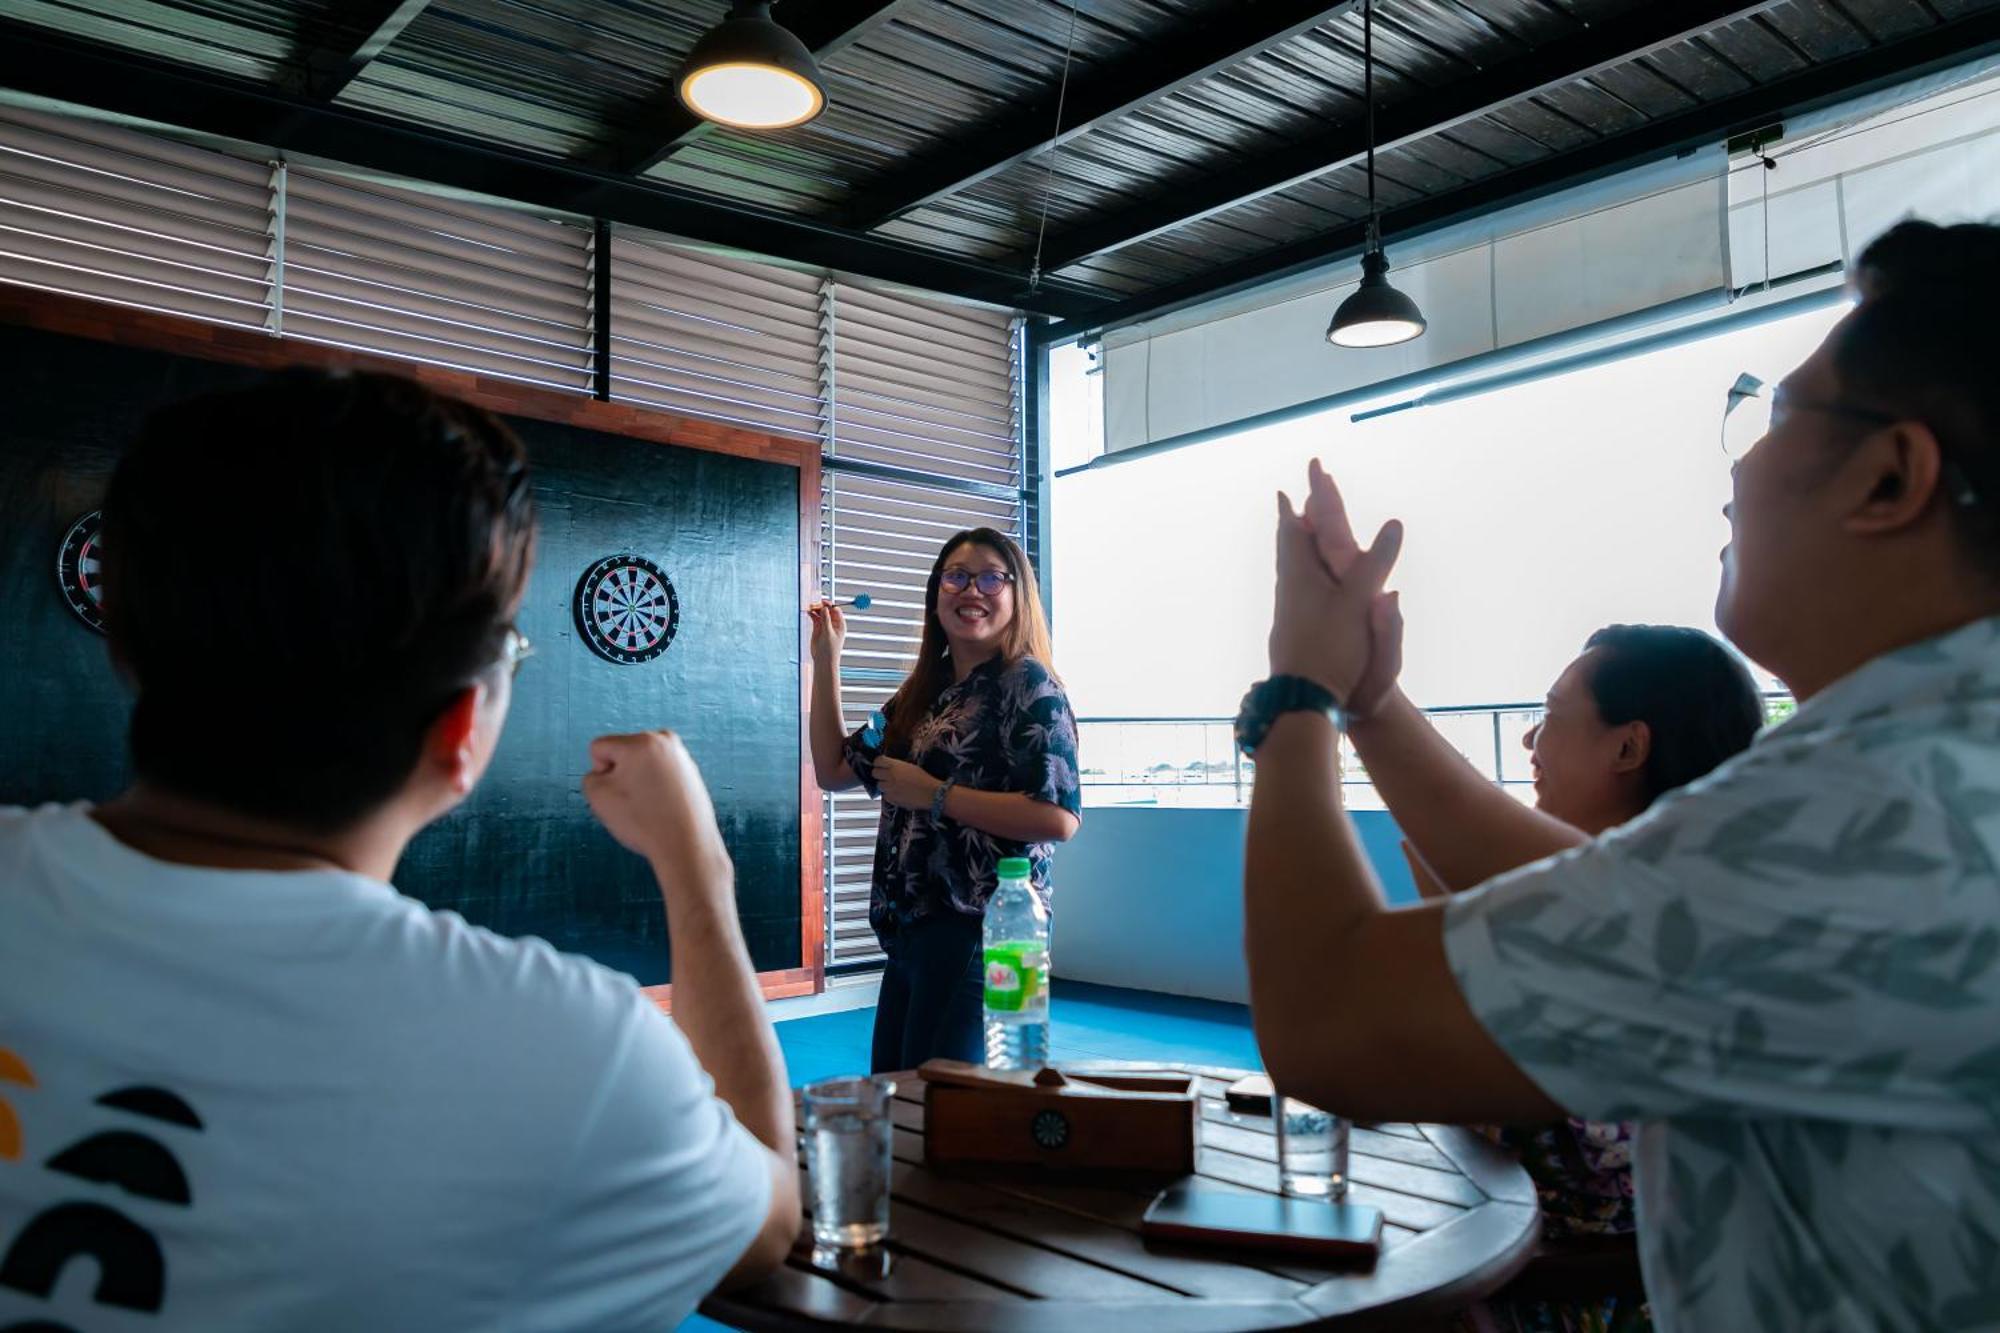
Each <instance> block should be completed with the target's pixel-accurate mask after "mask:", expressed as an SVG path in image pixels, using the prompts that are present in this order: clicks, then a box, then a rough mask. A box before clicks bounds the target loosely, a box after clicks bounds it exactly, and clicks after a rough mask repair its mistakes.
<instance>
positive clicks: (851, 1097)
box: [803, 1076, 896, 1250]
mask: <svg viewBox="0 0 2000 1333" xmlns="http://www.w3.org/2000/svg"><path fill="white" fill-rule="evenodd" d="M803 1095H804V1102H805V1132H806V1175H807V1177H808V1179H809V1180H810V1181H811V1188H812V1229H813V1244H814V1246H815V1247H819V1248H826V1249H844V1250H854V1249H867V1248H870V1247H872V1246H876V1245H880V1244H881V1243H882V1241H883V1240H885V1239H886V1238H887V1237H888V1235H889V1145H890V1141H891V1138H892V1132H893V1130H894V1128H895V1122H894V1121H893V1120H892V1119H891V1118H890V1115H889V1103H890V1099H891V1098H893V1097H894V1096H895V1095H896V1084H895V1080H893V1079H886V1078H882V1077H879V1076H877V1077H872V1078H830V1079H826V1080H824V1081H822V1082H819V1083H809V1084H807V1085H806V1087H805V1089H804V1094H803Z"/></svg>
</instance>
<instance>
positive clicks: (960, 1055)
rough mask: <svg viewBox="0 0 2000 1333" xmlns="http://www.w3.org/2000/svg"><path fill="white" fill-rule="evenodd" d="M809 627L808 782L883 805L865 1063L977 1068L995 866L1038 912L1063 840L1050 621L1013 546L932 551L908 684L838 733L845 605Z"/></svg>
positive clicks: (1069, 763) (983, 533)
mask: <svg viewBox="0 0 2000 1333" xmlns="http://www.w3.org/2000/svg"><path fill="white" fill-rule="evenodd" d="M808 614H810V615H811V617H812V659H813V694H812V758H813V773H814V775H815V776H816V777H817V778H818V780H819V785H820V786H821V788H823V789H824V790H826V791H842V790H845V789H848V788H852V787H855V786H861V787H865V788H866V789H867V790H868V793H869V794H870V795H871V796H879V797H881V798H882V823H881V829H880V832H879V833H878V834H877V836H876V840H875V870H874V879H873V882H872V885H871V888H870V892H869V900H868V922H869V925H870V926H872V927H873V928H874V931H875V935H876V938H877V939H879V940H880V941H881V942H882V949H883V951H884V952H885V953H887V954H888V955H889V963H888V966H887V968H886V969H885V970H884V972H883V974H882V993H881V998H880V1000H879V1001H878V1002H877V1005H876V1009H875V1040H874V1052H873V1055H872V1061H871V1062H872V1066H873V1068H874V1070H875V1072H877V1073H883V1072H886V1071H890V1070H898V1069H915V1068H916V1067H917V1066H918V1065H921V1064H922V1063H923V1062H924V1061H926V1060H928V1059H931V1058H933V1057H936V1056H943V1057H948V1058H951V1059H956V1060H967V1061H970V1062H972V1063H975V1064H977V1063H979V1062H980V1060H981V1058H982V1057H981V1031H980V1029H981V1022H982V1011H981V1001H982V996H983V978H982V968H981V954H980V928H981V924H982V919H983V917H984V914H985V910H986V901H987V899H988V898H990V897H991V896H992V894H993V890H994V886H995V883H996V880H997V867H998V864H999V862H1000V860H1001V858H1003V857H1010V856H1022V857H1026V858H1028V860H1029V862H1030V864H1031V866H1032V876H1031V878H1032V882H1033V885H1034V889H1035V891H1036V892H1037V893H1038V894H1040V895H1041V897H1042V901H1043V904H1044V905H1047V903H1048V901H1049V863H1050V860H1051V854H1052V850H1053V844H1055V843H1058V842H1066V841H1068V840H1069V839H1070V838H1071V837H1072V836H1074V835H1075V833H1076V830H1077V827H1078V825H1079V824H1080V822H1081V811H1082V801H1081V793H1080V791H1079V789H1078V785H1077V763H1076V718H1075V716H1074V715H1073V714H1072V713H1071V712H1070V707H1069V699H1068V698H1067V697H1066V696H1065V695H1064V694H1063V689H1062V683H1061V682H1060V681H1059V680H1058V679H1057V678H1056V676H1055V672H1054V669H1053V667H1052V665H1051V659H1050V648H1049V629H1048V621H1047V619H1046V617H1044V615H1043V614H1042V602H1041V595H1040V593H1039V592H1038V591H1037V589H1036V585H1035V574H1034V570H1033V568H1032V567H1030V565H1029V563H1028V557H1027V556H1026V555H1025V554H1024V553H1023V552H1022V550H1021V548H1020V547H1019V546H1017V545H1015V544H1014V542H1013V541H1012V540H1011V539H1009V538H1008V537H1006V536H1004V535H1003V534H1001V533H998V532H995V531H994V530H993V529H991V528H974V529H971V530H969V531H966V532H960V533H957V534H955V535H954V536H952V537H951V539H950V540H948V541H946V542H945V544H944V548H943V549H942V550H941V551H939V552H938V557H937V561H936V562H935V563H934V564H933V565H932V566H931V573H930V579H929V581H928V582H927V583H926V584H925V585H924V622H923V640H922V643H921V646H920V647H919V649H918V652H917V664H916V666H915V667H914V668H913V669H912V670H911V672H910V674H909V677H908V678H907V679H906V680H904V681H903V683H902V685H901V686H899V687H898V688H897V690H896V693H895V694H894V695H893V696H891V698H890V699H889V702H887V703H886V704H884V705H883V706H882V712H881V716H880V721H879V722H878V721H876V720H875V719H870V723H869V725H866V726H863V727H862V728H860V729H859V730H857V731H855V732H854V733H853V734H852V735H848V734H844V728H843V725H842V718H843V716H844V714H843V712H842V710H841V700H840V653H841V648H842V646H843V645H844V644H845V642H846V639H847V618H846V615H845V613H844V612H843V611H842V609H841V608H840V607H839V606H837V605H835V604H833V603H831V602H821V603H819V604H818V605H816V606H814V607H812V608H810V610H809V612H808Z"/></svg>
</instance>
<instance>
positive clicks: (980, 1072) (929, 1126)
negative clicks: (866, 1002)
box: [917, 1060, 1200, 1176]
mask: <svg viewBox="0 0 2000 1333" xmlns="http://www.w3.org/2000/svg"><path fill="white" fill-rule="evenodd" d="M917 1072H918V1073H919V1075H920V1076H921V1077H922V1078H923V1080H924V1084H925V1110H924V1164H925V1165H926V1166H930V1167H933V1168H936V1167H952V1166H1009V1167H1037V1168H1043V1169H1047V1170H1056V1171H1087V1172H1149V1173H1154V1172H1156V1173H1159V1174H1161V1175H1175V1176H1179V1175H1188V1174H1191V1173H1192V1172H1193V1171H1194V1145H1195V1129H1196V1119H1197V1117H1198V1116H1199V1114H1200V1111H1199V1104H1198V1100H1197V1097H1196V1085H1195V1079H1194V1076H1193V1075H1191V1074H1183V1073H1178V1072H1173V1071H1165V1070H1161V1071H1153V1070H1139V1069H1133V1070H1126V1069H1120V1070H1106V1071H1093V1070H1089V1069H1072V1070H1069V1071H1062V1070H1057V1069H1054V1068H1046V1069H1039V1070H1025V1069H1019V1070H1016V1069H985V1068H982V1067H980V1066H978V1065H970V1064H965V1063H963V1062H961V1061H958V1060H932V1061H930V1062H929V1063H928V1064H926V1065H924V1067H923V1068H922V1069H920V1070H919V1071H917Z"/></svg>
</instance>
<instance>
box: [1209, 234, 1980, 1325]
mask: <svg viewBox="0 0 2000 1333" xmlns="http://www.w3.org/2000/svg"><path fill="white" fill-rule="evenodd" d="M1857 273H1858V277H1857V295H1858V296H1859V297H1860V298H1861V299H1860V304H1859V305H1858V306H1857V308H1856V309H1855V311H1854V312H1853V313H1851V314H1850V315H1848V317H1847V318H1846V319H1844V320H1843V321H1842V322H1841V323H1840V325H1839V326H1838V327H1837V328H1836V329H1835V330H1834V331H1833V332H1832V333H1831V334H1830V335H1829V336H1828V338H1827V340H1826V342H1825V343H1824V344H1823V345H1822V346H1821V347H1820V348H1819V350H1818V351H1816V352H1815V353H1814V354H1813V356H1812V357H1811V358H1809V359H1808V360H1807V361H1806V363H1805V364H1804V365H1802V366H1800V367H1799V368H1798V369H1797V370H1796V371H1794V372H1793V373H1792V374H1791V375H1790V376H1788V377H1787V378H1786V379H1785V381H1784V383H1783V384H1781V385H1780V386H1779V387H1778V390H1777V392H1776V394H1775V395H1774V402H1773V409H1774V410H1773V414H1772V422H1771V427H1770V429H1769V431H1768V432H1767V433H1766V434H1765V435H1764V436H1763V437H1762V438H1761V440H1759V441H1758V442H1756V443H1755V446H1754V448H1752V449H1751V450H1750V451H1749V452H1748V454H1747V455H1745V456H1744V457H1742V459H1741V460H1740V461H1739V462H1738V463H1737V465H1736V467H1735V469H1734V471H1733V477H1734V483H1735V488H1734V489H1735V494H1734V498H1733V501H1732V503H1731V505H1730V510H1729V513H1730V520H1731V529H1732V540H1731V545H1730V547H1729V549H1728V550H1727V551H1726V552H1725V553H1724V563H1723V580H1722V590H1721V593H1720V596H1719V599H1718V603H1717V620H1718V623H1720V624H1721V626H1722V627H1723V629H1724V631H1725V632H1726V633H1727V634H1728V635H1729V636H1730V638H1731V639H1732V640H1734V642H1735V643H1736V644H1737V645H1738V646H1739V647H1740V648H1742V649H1743V651H1744V652H1745V653H1747V654H1748V655H1749V656H1750V657H1752V658H1754V659H1755V660H1757V661H1759V662H1760V663H1762V664H1763V665H1764V666H1766V667H1767V668H1769V669H1770V670H1771V671H1772V672H1773V673H1774V674H1776V675H1777V676H1778V677H1779V678H1780V679H1782V680H1783V681H1785V683H1786V684H1787V685H1788V686H1790V687H1791V689H1792V691H1793V692H1794V693H1795V694H1796V695H1797V696H1798V698H1799V700H1800V707H1799V711H1798V714H1797V715H1796V716H1795V717H1794V718H1792V719H1791V720H1790V721H1788V722H1786V723H1785V724H1784V725H1782V726H1779V727H1777V728H1775V729H1773V730H1771V731H1769V732H1767V733H1766V734H1765V735H1764V736H1762V737H1761V738H1760V739H1759V740H1758V741H1757V743H1755V744H1754V745H1753V746H1752V747H1751V748H1750V750H1749V751H1748V752H1746V753H1745V754H1744V755H1742V756H1741V757H1739V758H1738V759H1736V760H1734V761H1731V762H1730V763H1728V764H1725V765H1724V766H1723V767H1722V768H1720V769H1718V770H1717V771H1716V772H1715V773H1714V774H1712V775H1711V776H1710V777H1708V778H1706V779H1704V780H1702V781H1699V782H1696V783H1694V784H1692V785H1690V786H1688V787H1686V788H1684V789H1683V790H1681V791H1679V792H1676V793H1674V794H1672V795H1669V796H1668V797H1666V798H1664V799H1662V800H1661V801H1660V802H1659V803H1658V804H1656V805H1655V806H1654V807H1653V809H1652V810H1651V811H1650V812H1649V813H1648V814H1646V815H1645V816H1643V817H1641V818H1640V819H1638V820H1636V821H1634V822H1633V823H1631V824H1629V825H1627V826H1625V827H1623V828H1621V829H1618V830H1616V831H1615V832H1613V833H1611V834H1608V835H1606V836H1605V837H1603V838H1601V839H1598V840H1595V841H1588V840H1585V839H1583V838H1582V837H1581V836H1580V835H1578V834H1577V833H1575V831H1574V830H1571V829H1568V828H1566V827H1564V826H1561V825H1557V824H1555V823H1553V822H1552V821H1549V820H1546V819H1544V818H1543V817H1541V816H1539V815H1537V814H1536V813H1535V812H1533V811H1527V810H1524V809H1522V808H1521V807H1519V806H1518V805H1516V804H1515V803H1514V802H1512V801H1511V799H1510V798H1507V797H1505V796H1504V795H1502V794H1500V793H1498V792H1497V791H1494V790H1493V789H1491V788H1488V787H1482V786H1480V784H1477V783H1473V784H1471V785H1470V786H1469V787H1468V785H1467V784H1466V783H1465V781H1464V780H1463V779H1462V777H1461V778H1454V777H1453V776H1452V773H1453V772H1459V771H1461V770H1460V769H1458V768H1457V767H1456V766H1451V765H1447V764H1446V763H1444V762H1443V759H1444V757H1443V756H1440V755H1439V754H1438V753H1437V752H1436V751H1435V750H1434V749H1427V748H1426V747H1425V746H1424V745H1422V744H1419V743H1416V742H1412V743H1411V745H1410V746H1408V747H1407V749H1406V751H1405V752H1404V753H1401V754H1392V755H1389V756H1387V757H1386V759H1384V760H1380V761H1378V760H1377V759H1376V758H1374V757H1371V763H1370V768H1371V771H1372V772H1377V776H1378V779H1379V778H1380V777H1381V776H1382V774H1381V773H1380V772H1379V771H1377V770H1378V769H1379V768H1380V767H1381V765H1382V763H1387V764H1388V765H1390V766H1392V767H1400V768H1401V769H1402V770H1403V771H1402V772H1401V773H1399V774H1398V775H1397V780H1400V781H1404V782H1406V783H1408V782H1412V781H1419V780H1423V779H1425V778H1426V777H1428V779H1430V780H1432V781H1434V783H1435V786H1436V799H1438V800H1439V801H1441V802H1444V803H1446V804H1447V805H1448V806H1449V808H1450V809H1451V811H1452V813H1453V816H1454V817H1455V818H1456V819H1458V821H1459V828H1460V836H1459V837H1458V839H1457V840H1456V852H1455V856H1456V860H1457V864H1456V865H1454V866H1453V867H1452V870H1451V875H1450V876H1448V878H1453V879H1463V880H1465V882H1477V881H1479V880H1483V879H1487V878H1489V877H1492V876H1496V875H1497V876H1499V877H1498V878H1496V879H1493V882H1491V883H1488V884H1486V885H1485V887H1483V888H1479V889H1476V890H1474V891H1473V892H1470V893H1466V894H1461V895H1458V896H1457V897H1454V898H1452V899H1450V900H1448V901H1446V902H1445V903H1443V904H1441V905H1427V906H1424V907H1420V908H1415V909H1410V910H1405V911H1389V910H1387V909H1386V908H1385V906H1384V905H1383V902H1382V899H1381V895H1380V892H1379V889H1378V888H1377V886H1376V885H1375V882H1374V879H1373V876H1372V874H1371V873H1370V871H1369V870H1368V867H1367V863H1366V861H1365V859H1364V858H1363V857H1362V855H1361V852H1360V850H1359V845H1358V843H1357V842H1356V840H1355V838H1354V835H1353V832H1352V829H1351V828H1350V826H1349V824H1348V821H1347V820H1346V818H1345V817H1344V816H1343V815H1342V813H1341V812H1340V809H1339V784H1338V780H1337V776H1336V772H1335V768H1334V764H1333V749H1334V745H1335V742H1336V739H1337V733H1336V725H1337V719H1336V718H1334V717H1332V716H1330V715H1329V714H1328V713H1327V712H1326V711H1325V710H1319V711H1313V710H1311V709H1309V708H1308V709H1307V710H1306V711H1299V710H1298V705H1296V704H1288V705H1287V706H1288V707H1289V708H1291V710H1292V711H1286V712H1283V713H1282V714H1273V715H1270V716H1259V715H1258V710H1257V707H1256V696H1253V699H1252V700H1251V701H1250V702H1249V703H1248V704H1246V717H1245V719H1244V725H1245V727H1246V729H1247V730H1248V732H1249V733H1250V734H1252V735H1257V736H1259V739H1260V742H1261V743H1260V744H1259V745H1258V748H1257V766H1258V780H1257V787H1256V792H1255V796H1254V799H1253V804H1252V809H1251V819H1250V838H1249V856H1248V871H1247V893H1248V903H1247V929H1246V936H1247V949H1248V953H1249V962H1250V972H1251V999H1252V1005H1253V1008H1254V1011H1255V1015H1256V1021H1257V1032H1258V1038H1259V1042H1260V1044H1261V1045H1262V1047H1263V1051H1264V1055H1265V1059H1266V1062H1267V1064H1268V1066H1269V1068H1270V1070H1271V1072H1272V1074H1273V1076H1274V1078H1275V1079H1276V1080H1277V1082H1278V1083H1279V1084H1280V1085H1281V1086H1284V1087H1286V1088H1287V1089H1288V1090H1289V1091H1290V1092H1292V1093H1293V1094H1294V1095H1298V1096H1302V1097H1305V1098H1308V1099H1310V1100H1313V1101H1316V1102H1320V1103H1322V1104H1325V1105H1327V1106H1330V1107H1333V1108H1337V1109H1339V1110H1341V1111H1343V1112H1347V1113H1350V1114H1353V1115H1357V1116H1362V1117H1371V1118H1383V1119H1391V1118H1393V1119H1409V1118H1418V1119H1432V1120H1447V1121H1449V1120H1489V1121H1491V1120H1498V1121H1514V1122H1520V1123H1534V1122H1539V1121H1547V1120H1550V1119H1553V1118H1556V1117H1557V1116H1559V1115H1560V1114H1562V1113H1563V1112H1568V1113H1571V1114H1575V1115H1580V1116H1585V1117H1589V1118H1592V1119H1604V1120H1638V1121H1643V1122H1645V1128H1644V1129H1643V1130H1642V1132H1641V1139H1640V1147H1639V1154H1638V1163H1637V1171H1638V1191H1639V1199H1638V1202H1639V1229H1640V1244H1641V1251H1642V1257H1643V1261H1644V1265H1645V1270H1646V1278H1647V1288H1648V1292H1649V1295H1650V1296H1651V1299H1652V1305H1653V1311H1654V1315H1655V1318H1656V1320H1657V1321H1658V1323H1659V1324H1660V1326H1661V1327H1662V1328H1667V1329H1683V1330H1688V1329H1698V1330H1711V1329H1714V1330H1725V1329H1727V1330H1734V1329H1759V1330H1767V1331H1768V1330H1780V1329H1801V1330H1804V1329H1815V1330H1817V1329H1828V1328H1835V1329H1855V1330H1861V1329H1868V1330H1874V1329H1885V1328H1912V1329H1914V1328H1941V1327H1949V1328H1966V1327H1992V1326H1995V1325H2000V1137H1996V1135H1995V1133H1994V1130H1995V1126H1996V1121H2000V967H1996V966H1995V965H1996V963H2000V872H1996V866H2000V324H1996V323H1995V316H1994V311H1995V310H1996V309H2000V228H1996V227H1986V226H1963V227H1953V228H1938V227H1932V226H1929V225H1927V224H1920V223H1909V224H1904V225H1903V226H1901V227H1898V228H1896V229H1895V230H1893V231H1891V232H1890V233H1889V234H1888V235H1886V236H1884V237H1883V238H1882V239H1880V240H1879V241H1877V242H1876V243H1875V244H1874V245H1873V246H1871V247H1870V248H1869V249H1868V251H1867V252H1866V253H1864V254H1863V256H1862V258H1861V262H1860V264H1859V265H1858V270H1857ZM1281 511H1282V512H1281V518H1280V532H1279V589H1278V607H1277V616H1276V624H1275V626H1274V628H1273V630H1272V635H1271V659H1272V661H1271V665H1272V672H1273V675H1274V677H1280V678H1282V677H1297V678H1301V679H1302V681H1303V682H1308V683H1310V684H1311V685H1316V686H1318V687H1320V688H1322V689H1324V690H1325V691H1327V692H1329V693H1330V694H1331V695H1332V696H1333V697H1334V698H1335V699H1337V700H1344V701H1348V702H1349V703H1352V704H1356V705H1358V706H1359V709H1358V711H1359V713H1360V714H1361V716H1359V717H1358V718H1357V720H1356V723H1355V724H1356V725H1359V726H1366V725H1367V719H1366V716H1365V715H1366V711H1367V703H1368V701H1369V700H1371V699H1372V698H1375V697H1379V695H1380V693H1381V690H1382V677H1383V676H1384V674H1385V673H1389V672H1392V671H1393V666H1394V663H1393V661H1380V660H1375V661H1371V657H1374V656H1376V654H1375V653H1374V651H1373V649H1374V646H1375V645H1382V644H1386V643H1389V642H1390V641H1391V640H1392V639H1393V628H1394V626H1393V616H1394V605H1393V601H1392V600H1391V599H1388V598H1385V597H1384V595H1383V594H1382V592H1381V589H1382V585H1383V581H1384V580H1385V578H1386V577H1387V575H1388V572H1389V569H1390V567H1391V566H1392V565H1393V563H1394V560H1395V556H1396V551H1397V548H1398V546H1399V545H1400V541H1401V532H1400V529H1399V528H1396V527H1393V526H1392V527H1390V528H1387V529H1385V530H1384V533H1383V535H1382V536H1380V537H1378V538H1377V540H1376V542H1375V545H1374V546H1373V547H1372V548H1370V549H1368V550H1366V551H1363V550H1361V549H1360V548H1359V547H1358V545H1357V544H1356V543H1355V541H1354V538H1353V535H1352V533H1351V532H1350V531H1349V530H1348V527H1347V522H1346V518H1345V515H1344V513H1343V512H1342V510H1341V506H1340V501H1339V497H1338V494H1337V493H1336V492H1335V491H1334V489H1333V487H1332V483H1331V482H1330V481H1328V480H1327V479H1326V477H1325V475H1324V474H1323V473H1322V472H1320V471H1319V470H1318V468H1317V465H1315V468H1314V471H1313V476H1312V496H1311V499H1310V500H1309V502H1308V504H1307V507H1306V512H1305V515H1304V516H1303V518H1301V517H1299V516H1295V515H1293V514H1292V512H1291V507H1290V504H1289V502H1288V501H1286V502H1283V503H1282V504H1281ZM1381 656H1383V657H1392V656H1393V654H1382V655H1381ZM1308 693H1309V691H1308ZM1286 697H1292V696H1290V695H1288V696H1286ZM1540 858H1552V859H1540ZM1531 862H1533V863H1534V864H1530V863H1531ZM1523 866H1525V867H1526V868H1524V869H1516V867H1523ZM1482 871H1483V872H1484V873H1481V872H1482ZM1505 871H1512V872H1513V873H1510V874H1502V873H1501V872H1505Z"/></svg>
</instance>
